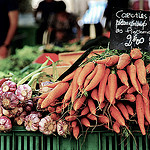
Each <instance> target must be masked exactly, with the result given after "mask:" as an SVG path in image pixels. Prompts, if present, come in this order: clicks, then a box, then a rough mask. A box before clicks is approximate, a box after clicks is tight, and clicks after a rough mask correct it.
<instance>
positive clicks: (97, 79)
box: [85, 64, 106, 91]
mask: <svg viewBox="0 0 150 150" xmlns="http://www.w3.org/2000/svg"><path fill="white" fill-rule="evenodd" d="M105 68H106V67H105V65H103V64H98V65H97V72H96V74H95V76H94V77H93V79H92V80H91V82H90V83H89V84H88V85H87V87H85V91H90V90H92V89H94V88H95V87H96V86H97V85H98V84H99V82H100V81H101V80H102V78H103V76H104V74H105Z"/></svg>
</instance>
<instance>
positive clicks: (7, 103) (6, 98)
mask: <svg viewBox="0 0 150 150" xmlns="http://www.w3.org/2000/svg"><path fill="white" fill-rule="evenodd" d="M18 104H19V100H18V98H17V96H16V95H15V94H14V93H12V92H4V93H3V94H2V96H1V105H2V106H3V107H4V108H5V109H14V108H16V107H17V105H18Z"/></svg>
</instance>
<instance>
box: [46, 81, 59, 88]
mask: <svg viewBox="0 0 150 150" xmlns="http://www.w3.org/2000/svg"><path fill="white" fill-rule="evenodd" d="M61 82H62V81H58V82H53V83H50V84H48V85H45V87H49V88H54V87H56V86H57V85H58V84H59V83H61Z"/></svg>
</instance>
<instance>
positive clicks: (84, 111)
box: [81, 106, 90, 116]
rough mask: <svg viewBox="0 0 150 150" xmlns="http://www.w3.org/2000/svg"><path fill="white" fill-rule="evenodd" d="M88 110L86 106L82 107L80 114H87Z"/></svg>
mask: <svg viewBox="0 0 150 150" xmlns="http://www.w3.org/2000/svg"><path fill="white" fill-rule="evenodd" d="M89 112H90V110H89V107H88V106H86V107H85V108H84V109H82V111H81V116H84V115H86V114H88V113H89Z"/></svg>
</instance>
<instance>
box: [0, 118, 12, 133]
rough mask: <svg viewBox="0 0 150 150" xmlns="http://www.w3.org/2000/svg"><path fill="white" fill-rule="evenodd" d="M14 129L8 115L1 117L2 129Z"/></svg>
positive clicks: (0, 125)
mask: <svg viewBox="0 0 150 150" xmlns="http://www.w3.org/2000/svg"><path fill="white" fill-rule="evenodd" d="M11 129H12V123H11V120H10V119H9V118H7V117H6V116H2V117H0V131H3V132H7V131H9V130H11Z"/></svg>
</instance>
